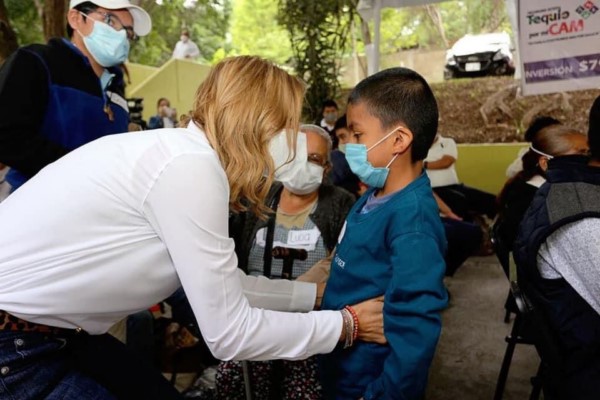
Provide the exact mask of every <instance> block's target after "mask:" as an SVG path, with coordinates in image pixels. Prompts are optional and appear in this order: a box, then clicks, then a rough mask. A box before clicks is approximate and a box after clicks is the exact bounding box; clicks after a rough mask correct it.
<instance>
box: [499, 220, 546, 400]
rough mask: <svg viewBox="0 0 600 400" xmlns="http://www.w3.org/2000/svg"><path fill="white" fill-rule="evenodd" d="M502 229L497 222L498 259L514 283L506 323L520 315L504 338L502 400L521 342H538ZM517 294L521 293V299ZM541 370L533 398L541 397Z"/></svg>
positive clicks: (501, 375) (536, 378) (507, 304)
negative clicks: (534, 339) (533, 334)
mask: <svg viewBox="0 0 600 400" xmlns="http://www.w3.org/2000/svg"><path fill="white" fill-rule="evenodd" d="M499 231H500V223H499V222H496V223H495V224H494V225H493V226H492V229H491V239H492V245H493V246H494V251H495V252H496V257H498V261H499V262H500V265H501V266H502V269H503V270H504V272H505V274H506V277H507V278H508V280H509V282H510V287H509V289H508V295H507V297H506V301H505V303H504V308H505V309H506V314H505V316H504V322H506V323H509V322H510V315H511V314H515V315H516V316H515V319H514V322H513V326H512V329H511V331H510V334H508V335H507V336H506V337H505V338H504V340H505V341H506V343H507V344H506V351H505V352H504V358H503V359H502V365H501V367H500V372H499V374H498V380H497V381H496V391H495V394H494V400H501V399H502V396H503V395H504V388H505V386H506V380H507V378H508V371H509V369H510V364H511V362H512V357H513V354H514V352H515V347H516V346H517V344H528V345H533V344H534V341H533V338H532V337H531V336H532V335H531V324H530V323H529V321H528V316H529V310H530V308H529V306H528V303H527V302H526V300H525V299H524V297H523V295H522V292H521V290H520V289H519V287H518V285H517V283H516V282H514V280H515V279H516V276H511V275H516V273H513V272H511V270H514V268H511V261H512V255H511V251H510V247H509V246H508V245H507V244H506V243H504V241H503V240H502V235H500V233H499ZM515 294H516V295H518V296H520V297H519V300H518V301H517V298H516V296H515ZM519 305H520V306H519ZM539 373H540V371H539V369H538V373H537V374H536V376H535V377H534V378H532V384H533V390H532V393H531V396H530V399H537V398H539V384H538V383H537V382H538V381H539Z"/></svg>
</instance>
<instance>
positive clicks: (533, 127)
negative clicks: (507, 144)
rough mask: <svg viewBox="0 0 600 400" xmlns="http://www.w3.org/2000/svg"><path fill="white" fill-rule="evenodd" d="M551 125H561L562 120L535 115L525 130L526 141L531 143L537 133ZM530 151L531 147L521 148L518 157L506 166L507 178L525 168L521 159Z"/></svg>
mask: <svg viewBox="0 0 600 400" xmlns="http://www.w3.org/2000/svg"><path fill="white" fill-rule="evenodd" d="M550 125H560V121H559V120H557V119H555V118H552V117H548V116H545V115H541V116H537V117H535V119H534V120H533V121H532V122H531V124H529V127H528V128H527V130H526V131H525V135H523V136H524V139H525V141H526V142H529V143H531V141H532V140H533V137H534V136H535V135H536V133H538V132H539V131H540V130H541V129H544V128H545V127H547V126H550ZM528 151H529V147H524V148H522V149H521V150H519V153H518V154H517V158H515V159H514V161H513V162H512V163H511V164H510V165H509V166H508V167H507V168H506V177H507V178H512V177H513V176H515V175H516V174H518V173H519V172H520V171H522V170H523V161H522V160H521V159H522V158H523V156H524V155H525V153H527V152H528Z"/></svg>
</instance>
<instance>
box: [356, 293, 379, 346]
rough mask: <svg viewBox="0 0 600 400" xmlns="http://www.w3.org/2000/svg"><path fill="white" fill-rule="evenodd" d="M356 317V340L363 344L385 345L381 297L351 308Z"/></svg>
mask: <svg viewBox="0 0 600 400" xmlns="http://www.w3.org/2000/svg"><path fill="white" fill-rule="evenodd" d="M352 308H354V311H356V315H357V316H358V339H359V340H362V341H364V342H373V343H379V344H385V343H387V340H386V338H385V336H384V334H383V296H379V297H375V298H373V299H370V300H366V301H363V302H362V303H358V304H355V305H353V306H352Z"/></svg>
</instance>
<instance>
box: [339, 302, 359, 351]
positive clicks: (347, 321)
mask: <svg viewBox="0 0 600 400" xmlns="http://www.w3.org/2000/svg"><path fill="white" fill-rule="evenodd" d="M340 312H341V313H342V321H343V323H342V334H341V335H340V340H339V341H340V342H344V348H345V349H347V348H348V347H352V345H353V344H354V342H355V341H356V339H357V338H358V316H357V314H356V312H355V311H354V309H353V308H352V307H350V306H346V307H344V308H343V309H342V310H341V311H340Z"/></svg>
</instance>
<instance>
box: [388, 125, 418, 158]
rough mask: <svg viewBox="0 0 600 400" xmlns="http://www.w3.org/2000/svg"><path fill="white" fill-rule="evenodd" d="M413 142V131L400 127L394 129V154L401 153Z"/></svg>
mask: <svg viewBox="0 0 600 400" xmlns="http://www.w3.org/2000/svg"><path fill="white" fill-rule="evenodd" d="M412 142H413V133H412V131H411V130H410V129H408V128H405V127H401V128H398V130H397V131H396V140H395V141H394V145H393V151H394V154H403V153H404V152H406V151H407V150H408V149H410V146H411V145H412Z"/></svg>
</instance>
